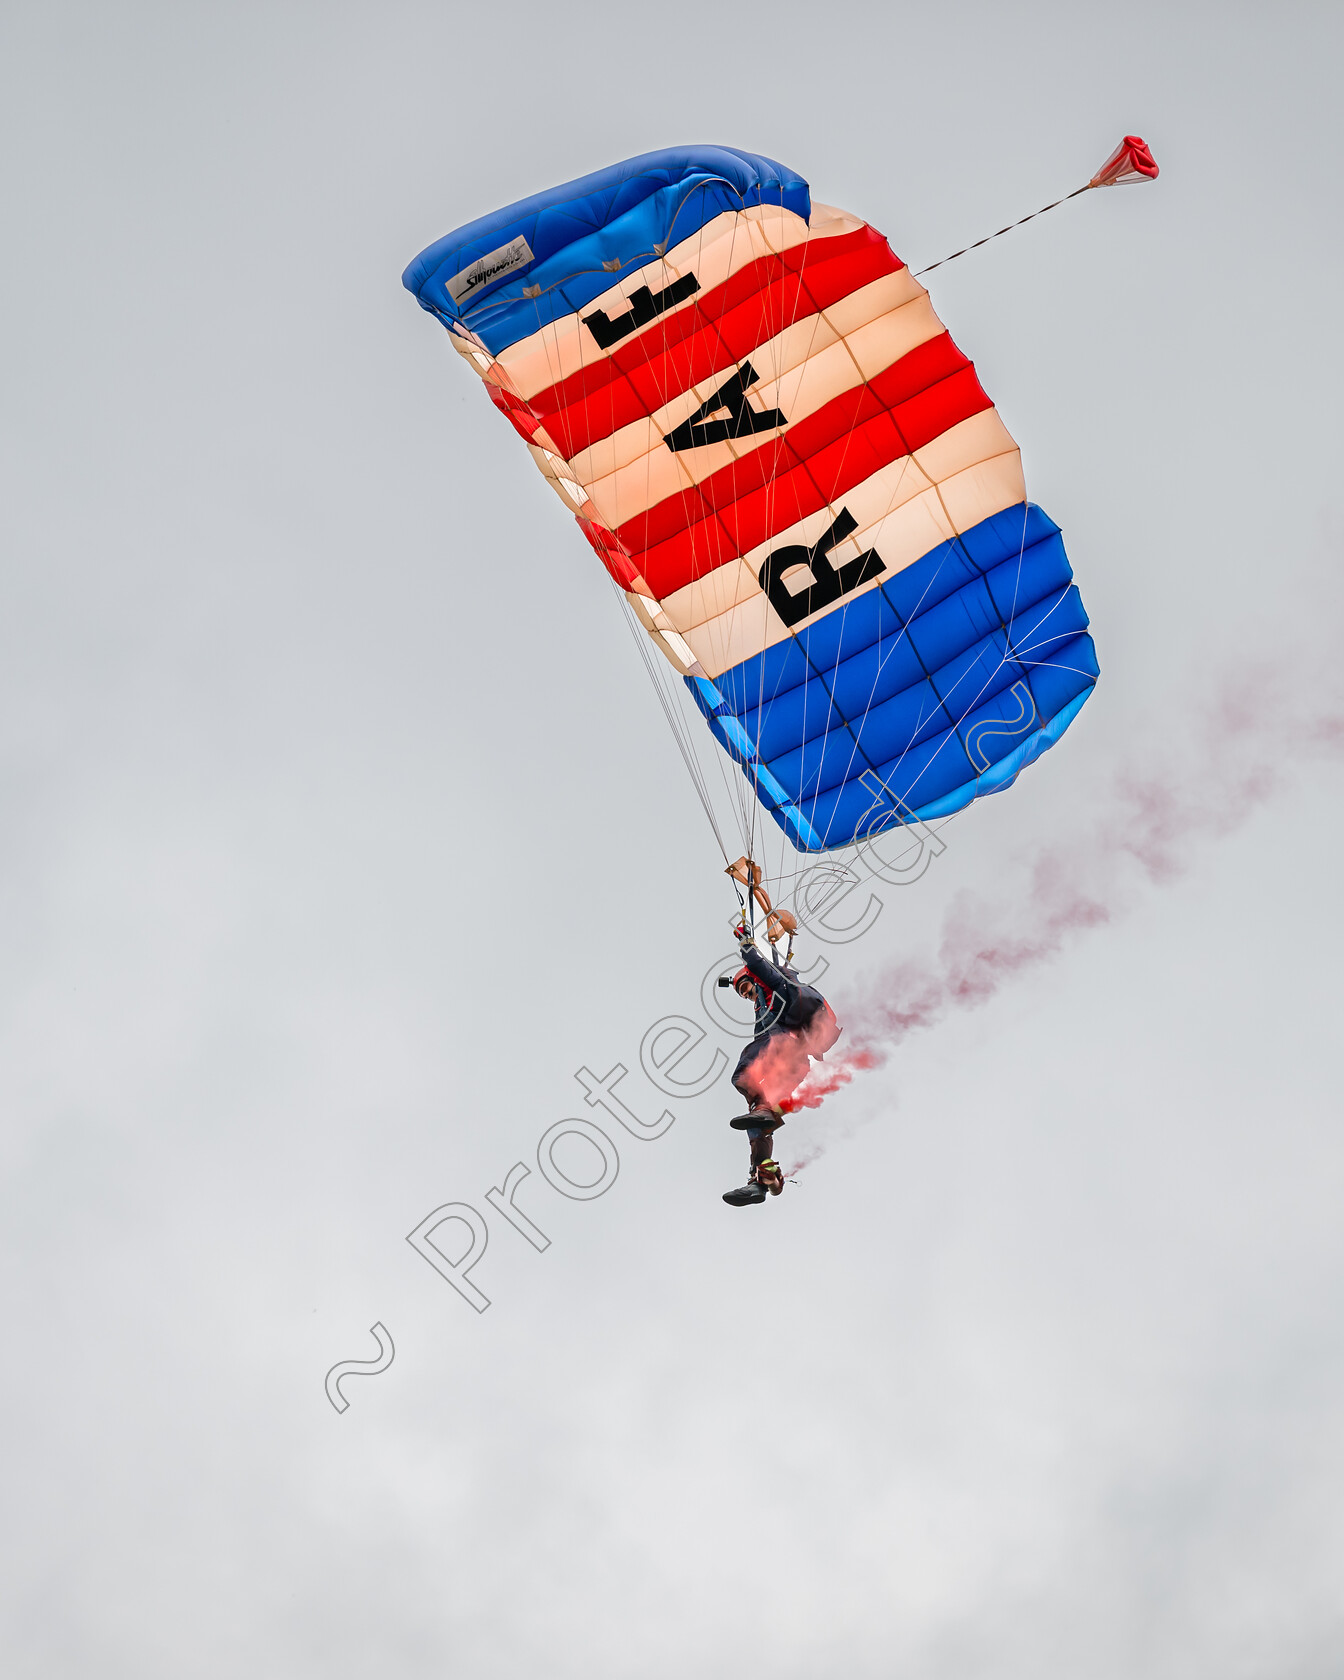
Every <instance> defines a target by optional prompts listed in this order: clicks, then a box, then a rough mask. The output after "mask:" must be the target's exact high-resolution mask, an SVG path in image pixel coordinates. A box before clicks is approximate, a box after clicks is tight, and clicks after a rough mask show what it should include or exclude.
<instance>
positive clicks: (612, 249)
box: [401, 146, 811, 356]
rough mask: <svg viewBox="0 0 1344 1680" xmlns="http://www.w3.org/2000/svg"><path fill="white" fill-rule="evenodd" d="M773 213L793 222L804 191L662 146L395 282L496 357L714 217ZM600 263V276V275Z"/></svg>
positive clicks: (556, 193)
mask: <svg viewBox="0 0 1344 1680" xmlns="http://www.w3.org/2000/svg"><path fill="white" fill-rule="evenodd" d="M753 204H778V205H781V206H783V208H785V209H786V210H792V211H794V212H795V213H796V214H797V215H799V216H801V217H802V218H803V219H804V221H806V220H807V219H808V217H809V216H810V214H811V198H810V196H809V193H808V186H807V182H806V181H804V180H803V179H802V177H801V176H799V175H796V174H795V173H794V172H793V171H792V170H791V169H786V168H785V167H784V165H783V164H780V163H775V162H774V161H773V160H772V159H770V158H766V157H758V156H756V154H755V153H754V152H740V151H738V150H736V149H735V148H732V147H727V146H674V147H671V148H669V149H668V150H666V151H661V152H645V153H644V155H643V156H642V157H636V158H627V159H626V160H625V162H624V163H615V164H612V165H611V166H610V167H609V168H607V169H599V170H596V171H595V172H594V173H593V174H591V175H584V176H583V177H582V178H581V179H579V180H577V181H570V182H567V183H566V185H564V186H562V187H552V188H551V190H550V191H549V192H543V193H536V194H535V195H534V196H533V197H531V198H524V199H520V200H519V201H518V203H517V204H510V205H507V206H506V207H505V208H504V209H502V210H496V211H494V212H492V214H490V215H488V216H482V217H480V219H479V220H477V221H474V222H468V223H467V225H466V226H465V227H460V228H458V229H457V230H456V232H454V233H450V234H447V235H445V236H444V238H442V239H439V240H436V241H435V242H434V244H433V245H431V246H429V247H428V249H426V250H424V251H422V252H421V253H420V255H419V256H418V257H416V259H415V261H414V262H412V263H411V265H410V266H409V267H408V268H407V270H406V272H405V273H404V274H403V275H402V277H401V280H402V284H403V285H404V286H405V287H406V289H407V291H409V292H414V294H415V296H416V298H417V299H418V300H419V303H420V306H421V308H422V309H427V310H429V312H430V313H431V314H432V315H437V316H438V318H439V319H440V320H441V321H442V322H443V323H444V324H445V325H451V324H452V323H453V322H454V321H461V322H462V323H463V324H464V325H465V326H467V327H469V328H470V329H471V330H472V331H473V332H474V333H475V334H476V335H477V336H478V337H479V338H480V339H481V340H482V341H483V342H484V343H485V345H486V346H487V348H488V349H489V350H490V352H491V353H492V354H493V355H496V356H498V355H499V354H500V352H501V351H503V350H504V349H506V348H507V347H508V346H509V345H510V344H514V343H516V342H517V340H518V339H520V338H525V337H527V335H528V334H529V333H534V332H536V331H537V330H538V329H539V328H541V327H544V326H548V325H549V324H550V323H551V322H552V321H554V320H557V319H558V318H559V317H560V316H562V315H570V314H573V313H574V312H575V311H577V310H579V309H582V308H584V307H585V306H586V305H588V304H589V303H591V302H592V300H593V299H594V298H595V297H598V296H599V295H600V294H601V293H602V292H605V291H608V290H609V289H610V288H611V287H612V286H613V285H615V284H617V283H618V282H619V281H620V280H621V279H622V278H623V277H624V276H625V275H626V274H628V273H630V272H631V271H632V270H634V269H637V268H642V267H643V266H644V264H645V263H647V262H649V261H651V260H652V259H653V257H654V256H656V255H661V254H662V248H663V247H664V246H666V245H667V244H668V243H669V242H670V241H671V240H672V239H673V236H674V235H675V238H676V239H677V240H683V239H688V238H689V237H690V236H691V235H692V234H693V233H695V232H696V231H697V230H698V229H699V228H701V227H703V226H704V225H705V224H706V223H707V222H710V221H712V220H713V219H714V217H715V216H719V215H722V213H723V212H724V211H725V210H743V209H746V208H747V207H748V206H750V205H753ZM608 263H609V264H610V265H611V266H610V267H606V266H604V265H605V264H608Z"/></svg>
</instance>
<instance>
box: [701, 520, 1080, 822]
mask: <svg viewBox="0 0 1344 1680" xmlns="http://www.w3.org/2000/svg"><path fill="white" fill-rule="evenodd" d="M1087 623H1088V620H1087V614H1086V613H1085V612H1084V611H1083V604H1082V601H1081V599H1080V598H1079V595H1078V590H1077V588H1076V587H1075V586H1074V583H1073V572H1072V570H1071V568H1070V566H1069V561H1068V556H1067V555H1066V554H1065V552H1064V542H1063V539H1062V537H1061V536H1060V533H1059V527H1058V526H1057V525H1056V524H1055V523H1054V522H1053V520H1051V519H1050V518H1048V517H1047V515H1046V514H1044V513H1042V511H1041V510H1040V508H1038V507H1036V506H1034V505H1033V504H1032V503H1029V502H1019V503H1018V504H1017V505H1016V506H1015V507H1010V508H1005V509H1004V511H1003V512H1002V513H996V514H994V515H993V516H992V517H991V518H989V519H986V520H983V521H982V522H981V523H980V524H979V525H975V526H973V527H972V528H971V529H970V530H969V531H966V532H964V533H963V534H962V535H961V536H960V537H958V538H954V539H953V540H952V541H950V542H945V543H941V544H940V545H939V546H938V547H937V548H934V549H931V550H930V551H929V553H927V554H925V555H923V556H922V557H921V558H920V559H919V560H917V561H915V563H914V564H913V565H911V566H907V567H906V568H905V569H904V570H903V571H901V572H898V573H897V574H896V576H895V577H893V578H891V579H890V580H889V581H888V582H886V583H884V584H882V585H881V586H880V587H879V588H877V589H873V590H869V591H867V592H866V593H864V594H862V595H860V596H858V597H857V598H855V599H854V600H853V602H852V603H850V604H847V605H844V606H839V607H837V608H835V610H834V611H832V612H830V613H828V614H827V615H826V617H824V618H822V619H819V620H817V621H816V622H815V623H814V624H812V625H810V626H808V627H807V628H806V629H804V630H801V631H799V632H797V633H796V634H795V635H792V636H790V637H789V638H788V639H787V640H785V641H783V642H780V643H778V644H777V645H776V646H774V647H772V648H769V649H767V650H766V652H764V653H762V654H758V655H756V656H754V657H753V658H751V659H747V660H744V661H743V663H742V664H740V665H735V666H734V667H733V668H732V669H731V670H729V671H725V672H724V673H723V674H722V675H721V676H719V677H718V678H716V679H715V680H714V681H712V682H711V681H710V680H709V679H707V678H704V677H688V678H687V679H686V682H687V686H688V687H689V688H690V690H691V693H692V694H693V695H694V697H695V700H696V703H697V704H698V705H699V707H700V709H701V711H702V712H703V713H704V714H705V716H706V718H707V719H708V720H709V726H710V728H711V729H712V730H713V732H714V734H715V736H716V737H717V738H718V740H719V742H720V743H721V744H722V746H723V747H724V748H725V749H726V750H727V751H728V752H729V753H731V755H732V756H733V757H734V758H735V759H736V760H737V761H738V763H739V764H741V765H742V767H743V769H744V770H745V771H746V774H747V776H748V778H749V780H750V781H751V782H752V784H753V785H754V787H755V788H756V790H757V792H758V795H759V797H760V800H761V803H762V804H763V805H764V806H765V807H766V808H767V809H768V810H769V812H770V814H771V815H772V816H773V817H774V819H775V821H776V822H777V823H778V824H779V826H780V827H781V828H782V829H783V830H784V832H785V833H786V834H787V835H788V837H789V839H790V840H791V841H792V842H793V844H794V845H795V846H797V847H798V849H799V850H800V851H809V852H824V851H830V850H833V849H834V848H836V847H839V846H847V845H850V844H852V843H853V842H854V841H856V840H860V839H863V838H865V837H866V836H869V835H873V834H877V833H880V832H881V831H882V830H883V829H887V828H893V827H896V826H898V825H900V824H902V823H908V822H910V821H913V820H915V819H922V820H925V821H927V820H928V819H930V818H933V817H945V816H949V815H951V813H952V812H954V811H960V810H961V809H962V808H963V807H964V806H966V805H969V804H970V802H971V801H972V800H973V799H978V798H981V797H983V796H984V795H985V794H990V793H1000V792H1002V791H1003V789H1004V788H1008V787H1011V786H1012V784H1013V782H1014V781H1015V780H1016V779H1017V776H1018V774H1019V773H1020V772H1021V771H1022V770H1024V769H1025V768H1026V766H1027V765H1028V764H1031V763H1032V762H1033V761H1034V760H1035V759H1037V758H1039V757H1040V756H1041V754H1042V753H1043V752H1045V751H1046V750H1047V749H1048V748H1050V747H1052V746H1053V745H1054V744H1055V742H1056V741H1057V740H1058V739H1059V738H1060V736H1061V735H1062V734H1063V733H1064V731H1065V730H1066V729H1067V728H1068V726H1069V724H1070V723H1072V721H1073V719H1074V718H1075V717H1076V716H1077V714H1078V712H1079V711H1080V709H1081V708H1082V706H1083V703H1084V702H1085V701H1086V699H1087V697H1088V695H1089V694H1090V693H1091V692H1092V688H1093V685H1094V684H1095V682H1096V680H1097V676H1098V668H1097V658H1096V653H1095V650H1094V648H1093V646H1092V638H1091V637H1090V636H1089V635H1088V634H1087Z"/></svg>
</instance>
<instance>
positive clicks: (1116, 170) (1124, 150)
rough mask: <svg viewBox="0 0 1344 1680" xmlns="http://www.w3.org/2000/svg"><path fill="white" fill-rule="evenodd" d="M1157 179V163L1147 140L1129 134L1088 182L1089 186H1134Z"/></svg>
mask: <svg viewBox="0 0 1344 1680" xmlns="http://www.w3.org/2000/svg"><path fill="white" fill-rule="evenodd" d="M1156 179H1157V165H1156V164H1155V163H1154V162H1153V154H1152V153H1151V152H1150V151H1149V150H1148V146H1147V144H1146V142H1145V141H1143V140H1141V139H1140V138H1139V136H1138V135H1137V134H1127V135H1126V136H1125V137H1124V139H1123V140H1122V141H1121V142H1120V144H1119V145H1118V146H1117V147H1116V148H1115V150H1114V151H1113V152H1112V153H1111V155H1110V157H1108V158H1107V159H1106V161H1105V163H1103V164H1102V166H1101V168H1100V169H1099V170H1098V171H1097V172H1096V174H1095V175H1094V176H1093V177H1092V179H1091V180H1090V181H1089V182H1088V183H1087V184H1088V186H1089V187H1133V186H1138V185H1139V183H1140V182H1142V181H1155V180H1156Z"/></svg>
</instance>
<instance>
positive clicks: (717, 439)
mask: <svg viewBox="0 0 1344 1680" xmlns="http://www.w3.org/2000/svg"><path fill="white" fill-rule="evenodd" d="M760 377H761V376H760V374H759V373H757V371H756V369H755V368H754V367H752V365H751V363H750V362H743V364H742V366H741V367H740V368H738V370H737V372H736V373H735V374H734V375H733V377H732V378H731V379H730V380H729V381H728V383H727V384H726V385H720V386H719V388H718V390H717V391H715V393H714V395H713V396H712V397H711V398H710V399H709V401H708V402H703V403H701V404H700V406H699V408H697V409H696V411H695V413H694V414H693V415H692V416H691V417H690V419H689V420H683V421H682V423H681V424H680V425H679V426H678V427H677V428H676V430H675V431H672V432H668V434H667V435H666V437H664V439H663V442H664V443H665V444H666V445H667V447H668V448H669V449H674V450H675V449H699V448H701V447H702V445H704V444H706V443H726V442H727V440H728V439H729V438H738V437H751V436H752V435H753V433H755V432H773V431H774V429H775V427H776V426H787V425H788V423H789V422H788V421H787V420H786V419H785V418H784V416H783V415H782V414H781V413H780V412H779V410H778V409H777V408H767V409H766V410H765V412H764V413H758V412H757V410H756V409H754V408H748V406H747V387H748V386H749V385H754V384H756V382H757V380H759V379H760ZM725 408H726V409H727V410H728V416H729V417H728V419H727V420H711V419H710V415H711V414H717V413H718V412H719V411H720V410H721V409H725Z"/></svg>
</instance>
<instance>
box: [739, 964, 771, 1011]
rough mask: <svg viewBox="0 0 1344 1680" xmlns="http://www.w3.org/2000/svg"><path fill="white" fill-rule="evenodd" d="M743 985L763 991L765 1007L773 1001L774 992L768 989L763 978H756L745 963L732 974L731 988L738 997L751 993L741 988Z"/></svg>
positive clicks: (747, 995)
mask: <svg viewBox="0 0 1344 1680" xmlns="http://www.w3.org/2000/svg"><path fill="white" fill-rule="evenodd" d="M744 985H746V986H750V987H751V988H752V990H753V991H755V992H759V993H764V998H765V1004H766V1007H767V1008H768V1007H769V1006H770V1005H771V1004H772V1003H773V1002H774V1001H775V994H774V993H773V992H772V991H771V990H770V988H769V986H767V985H766V984H765V982H764V981H763V980H758V979H757V978H756V976H755V975H754V974H753V973H752V972H751V970H750V969H749V968H748V967H747V966H746V964H745V963H744V964H743V965H742V967H741V968H739V969H738V971H737V973H736V974H735V975H734V976H733V990H734V991H735V992H736V993H737V995H738V996H739V997H749V996H750V995H751V994H750V993H749V992H747V991H744V990H743V986H744Z"/></svg>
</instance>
